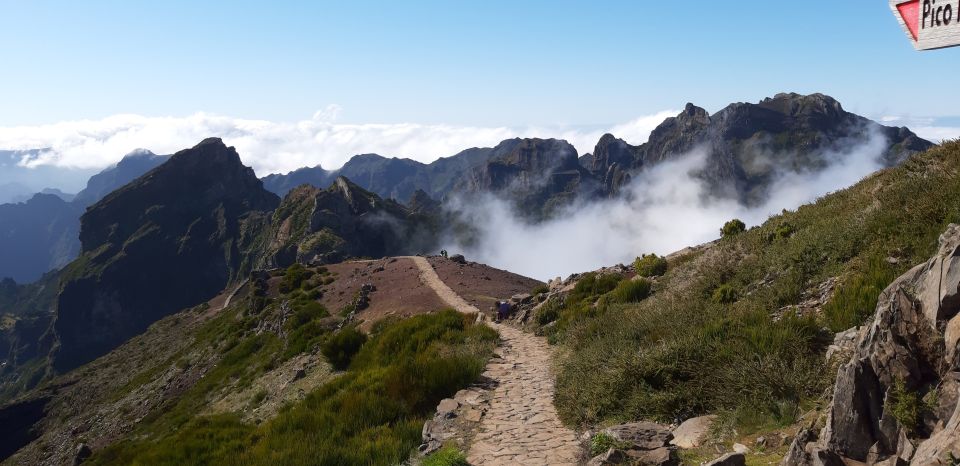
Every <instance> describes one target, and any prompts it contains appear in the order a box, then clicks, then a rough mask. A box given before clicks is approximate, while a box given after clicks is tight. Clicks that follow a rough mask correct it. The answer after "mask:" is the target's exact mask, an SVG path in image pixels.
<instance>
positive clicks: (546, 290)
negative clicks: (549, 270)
mask: <svg viewBox="0 0 960 466" xmlns="http://www.w3.org/2000/svg"><path fill="white" fill-rule="evenodd" d="M549 292H550V287H548V286H547V285H537V286H535V287H534V288H533V289H532V290H530V294H532V295H534V296H536V295H538V294H543V293H549Z"/></svg>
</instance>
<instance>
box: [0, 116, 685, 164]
mask: <svg viewBox="0 0 960 466" xmlns="http://www.w3.org/2000/svg"><path fill="white" fill-rule="evenodd" d="M339 112H340V107H338V106H336V105H331V106H328V107H326V108H324V109H322V110H320V111H318V112H316V113H315V114H314V115H313V117H312V118H310V119H307V120H301V121H296V122H273V121H267V120H250V119H242V118H232V117H228V116H221V115H212V114H208V113H196V114H193V115H190V116H186V117H148V116H142V115H132V114H127V115H114V116H110V117H107V118H103V119H100V120H76V121H64V122H60V123H54V124H48V125H37V126H15V127H0V149H35V148H50V150H49V151H45V152H43V153H41V154H39V155H35V156H31V157H26V158H24V159H23V160H21V162H20V163H21V165H22V166H28V167H39V166H58V167H70V168H101V167H105V166H108V165H110V164H112V163H115V162H116V161H118V160H119V159H120V158H121V157H122V156H123V155H124V154H126V153H128V152H130V151H131V150H133V149H135V148H146V149H150V150H152V151H154V152H156V153H164V154H165V153H173V152H176V151H178V150H181V149H184V148H187V147H191V146H193V145H194V144H196V143H197V142H199V141H200V140H202V139H203V138H206V137H211V136H215V137H221V138H223V140H224V142H225V143H227V144H228V145H233V146H236V147H237V150H238V151H239V152H240V156H241V157H242V158H243V160H244V162H245V163H247V164H248V165H251V166H252V167H253V168H254V169H255V170H256V171H257V173H258V174H259V175H261V176H263V175H266V174H268V173H277V172H286V171H290V170H294V169H296V168H300V167H304V166H314V165H318V164H320V165H323V166H324V167H326V168H338V167H340V166H341V165H343V163H344V162H346V161H347V160H348V159H349V158H350V157H351V156H353V155H355V154H361V153H370V152H373V153H378V154H381V155H384V156H389V157H407V158H411V159H414V160H419V161H421V162H430V161H433V160H435V159H436V158H438V157H443V156H449V155H453V154H455V153H457V152H459V151H461V150H463V149H466V148H470V147H485V146H493V145H496V144H497V143H498V142H500V141H502V140H504V139H508V138H512V137H556V138H562V139H567V140H568V141H569V142H571V143H572V144H574V146H575V147H576V148H577V150H578V152H579V153H581V154H582V153H585V152H590V151H592V150H593V145H594V144H596V142H597V140H598V139H599V138H600V136H601V135H602V134H603V133H604V132H612V133H613V134H615V135H617V136H618V137H621V138H624V139H626V140H627V141H628V142H631V143H634V144H637V143H642V142H644V141H645V140H646V138H647V136H648V135H649V134H650V131H651V130H653V128H655V127H656V126H657V125H658V124H659V123H660V122H662V121H663V120H664V119H665V118H666V117H668V116H672V115H675V114H676V112H673V111H668V112H661V113H657V114H655V115H649V116H643V117H640V118H637V119H635V120H632V121H629V122H626V123H623V124H618V125H613V126H611V127H610V128H600V129H591V130H582V129H575V128H564V127H526V128H512V127H506V126H501V127H479V126H457V125H442V124H441V125H426V124H417V123H389V124H377V123H369V124H348V123H339V122H338V121H337V117H338V114H339Z"/></svg>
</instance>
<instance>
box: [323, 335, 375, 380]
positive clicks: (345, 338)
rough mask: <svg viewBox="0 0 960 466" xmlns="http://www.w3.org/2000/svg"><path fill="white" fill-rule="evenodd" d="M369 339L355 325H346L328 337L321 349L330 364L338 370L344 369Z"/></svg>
mask: <svg viewBox="0 0 960 466" xmlns="http://www.w3.org/2000/svg"><path fill="white" fill-rule="evenodd" d="M366 341H367V336H366V335H364V334H363V332H361V331H359V330H357V329H356V328H354V327H344V328H343V329H342V330H340V331H339V332H337V333H335V334H333V335H331V336H330V337H329V338H327V341H326V342H324V343H323V346H322V347H321V350H322V351H323V355H324V356H326V357H327V360H328V361H330V364H332V365H333V367H334V368H335V369H337V370H344V369H346V368H347V367H349V366H350V361H352V360H353V356H354V355H355V354H357V353H358V352H359V351H360V348H361V347H362V346H363V344H364V343H366Z"/></svg>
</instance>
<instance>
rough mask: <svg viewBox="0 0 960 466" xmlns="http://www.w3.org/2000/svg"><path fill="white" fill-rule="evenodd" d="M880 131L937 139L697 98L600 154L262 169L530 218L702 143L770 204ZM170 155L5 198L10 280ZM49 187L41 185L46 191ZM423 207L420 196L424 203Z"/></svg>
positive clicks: (744, 190)
mask: <svg viewBox="0 0 960 466" xmlns="http://www.w3.org/2000/svg"><path fill="white" fill-rule="evenodd" d="M871 138H880V139H882V142H881V145H882V146H883V147H884V149H883V153H882V155H881V160H880V165H881V166H893V165H896V164H897V163H899V162H901V161H902V160H903V159H904V158H905V157H907V156H909V155H910V154H913V153H916V152H919V151H922V150H925V149H927V148H929V147H930V146H931V143H930V142H928V141H925V140H923V139H921V138H919V137H917V136H916V135H915V134H913V133H912V132H911V131H910V130H909V129H907V128H895V127H887V126H883V125H880V124H878V123H875V122H873V121H870V120H868V119H866V118H863V117H861V116H858V115H855V114H853V113H849V112H847V111H845V110H843V108H842V106H841V105H840V103H839V102H837V101H836V100H834V99H832V98H830V97H828V96H824V95H822V94H812V95H807V96H804V95H799V94H786V93H785V94H778V95H776V96H774V97H772V98H768V99H765V100H763V101H761V102H759V103H757V104H752V103H734V104H731V105H729V106H727V107H726V108H724V109H722V110H720V111H719V112H717V113H715V114H714V115H709V114H708V113H707V112H706V111H705V110H704V109H702V108H699V107H696V106H694V105H692V104H688V105H687V106H686V108H685V109H684V110H683V112H681V113H680V114H679V115H677V116H676V117H673V118H668V119H667V120H665V121H664V122H663V123H662V124H660V125H659V126H658V127H657V128H656V129H654V130H653V131H652V132H651V134H650V137H649V140H648V141H647V142H645V143H643V144H641V145H638V146H633V145H630V144H629V143H627V142H625V141H623V140H622V139H617V138H616V137H615V136H614V135H610V134H605V135H604V136H603V137H601V138H600V140H599V141H598V142H597V144H596V146H595V148H594V150H593V152H592V153H588V154H584V155H582V156H581V155H579V154H578V153H577V150H576V148H574V147H573V146H572V145H571V144H569V143H567V142H566V141H562V140H556V139H536V138H528V139H521V138H514V139H508V140H505V141H502V142H501V143H500V144H498V145H496V146H495V147H488V148H471V149H467V150H464V151H462V152H460V153H458V154H455V155H453V156H450V157H441V158H439V159H437V160H435V161H434V162H432V163H429V164H424V163H421V162H417V161H414V160H410V159H401V158H387V157H383V156H380V155H377V154H362V155H356V156H354V157H352V158H351V159H350V160H349V161H348V162H347V163H346V164H344V166H343V167H341V168H340V169H338V170H326V169H324V168H323V167H320V166H316V167H311V168H301V169H298V170H295V171H293V172H290V173H287V174H272V175H267V176H266V177H264V178H263V179H262V180H263V185H264V187H265V189H267V190H268V191H271V192H273V193H275V194H277V195H279V196H285V195H286V194H287V193H288V192H290V191H291V190H293V189H294V188H296V187H297V186H300V185H303V184H308V185H311V186H314V187H317V188H326V187H327V186H330V185H331V184H332V183H333V182H334V180H336V179H337V177H345V178H347V179H348V180H350V181H351V182H353V183H355V184H356V185H357V186H359V187H362V188H363V189H366V190H369V191H371V192H373V193H376V194H377V195H378V196H380V197H381V198H383V199H394V200H396V201H398V202H401V203H409V202H410V201H411V198H412V197H413V196H414V194H415V193H417V192H418V191H419V192H420V195H421V201H424V200H425V199H426V198H424V197H423V195H424V194H425V195H426V197H427V198H429V199H432V200H434V201H444V200H448V199H450V198H453V197H463V198H469V197H470V196H473V195H476V194H481V193H494V194H496V195H498V196H501V197H505V198H507V199H509V200H511V202H512V203H513V205H514V206H515V207H516V208H517V211H518V212H520V213H521V214H522V216H523V217H525V218H527V219H528V220H530V221H534V222H535V221H540V220H544V219H547V218H550V217H552V216H554V215H556V214H557V213H558V212H560V211H562V210H563V209H564V208H565V207H567V206H570V205H572V204H573V203H574V202H575V201H590V200H593V199H596V198H602V197H612V196H617V195H618V194H619V192H620V190H621V189H622V188H623V187H624V186H625V185H627V184H628V183H629V182H630V180H631V177H632V176H635V175H636V174H637V173H639V172H641V171H643V170H644V169H646V168H649V167H652V166H655V165H657V164H659V163H661V162H664V161H667V160H671V159H675V158H678V157H682V156H684V155H685V154H688V153H690V152H692V151H694V150H698V149H699V150H702V151H704V152H705V153H706V154H707V160H706V164H705V167H704V168H703V169H702V170H701V172H700V173H698V176H699V177H700V178H702V179H703V180H705V181H706V182H707V184H708V186H709V187H710V191H711V194H713V195H714V196H718V197H729V198H732V199H735V200H737V201H739V202H741V203H743V204H746V205H750V204H756V203H760V202H762V201H763V200H764V199H765V198H766V194H767V191H768V190H769V188H770V186H771V185H772V184H773V183H774V182H775V181H776V180H777V179H778V177H780V176H782V175H783V174H784V173H794V172H805V171H816V170H818V169H822V168H823V167H824V166H826V165H828V164H829V163H830V162H832V161H833V160H834V159H836V158H837V157H838V155H837V154H838V153H839V154H841V155H840V156H841V157H842V155H843V154H842V153H843V152H844V151H846V150H850V149H851V148H854V147H857V146H858V145H864V144H867V143H868V142H870V141H871ZM164 160H166V157H164V156H158V155H154V154H153V153H151V152H149V151H146V150H142V149H140V150H137V151H134V152H131V153H130V154H128V155H127V156H125V157H124V158H123V159H122V160H121V161H120V162H119V163H118V164H117V165H115V166H113V167H110V168H108V169H106V170H104V171H103V172H101V173H99V174H97V175H95V176H93V177H91V178H90V180H89V181H88V183H87V186H86V188H85V189H83V190H82V191H80V192H79V193H78V194H77V195H76V196H75V198H74V199H72V200H67V199H65V198H64V196H63V195H57V196H56V197H59V198H60V201H62V202H59V201H58V200H57V199H53V197H51V196H34V198H31V199H30V200H28V201H27V202H24V203H20V204H7V205H0V225H3V226H2V227H0V253H6V254H8V256H7V257H16V258H17V260H13V261H5V262H3V263H0V277H11V278H13V279H15V280H16V281H17V282H21V283H26V282H30V281H33V280H36V279H38V278H39V277H40V276H41V275H42V274H43V273H45V272H47V271H50V270H55V269H58V268H60V267H63V266H64V265H66V264H67V263H68V262H69V261H70V260H72V259H74V258H75V257H76V256H77V255H78V253H79V251H80V245H79V242H78V241H77V234H78V229H79V217H80V215H82V214H83V211H84V210H85V209H86V208H87V207H89V206H91V205H93V204H94V203H95V202H96V201H98V200H99V199H101V198H103V197H104V196H106V195H107V194H108V193H110V192H111V191H113V190H115V189H117V188H119V187H121V186H123V185H124V184H126V183H128V182H130V181H132V180H134V179H135V178H137V177H139V176H141V175H143V174H144V173H146V172H148V171H149V170H151V169H152V168H154V167H156V166H158V165H160V164H161V163H162V162H163V161H164ZM41 194H43V193H41ZM421 203H422V202H421Z"/></svg>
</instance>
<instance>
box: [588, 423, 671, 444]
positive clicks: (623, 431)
mask: <svg viewBox="0 0 960 466" xmlns="http://www.w3.org/2000/svg"><path fill="white" fill-rule="evenodd" d="M604 432H606V433H607V434H608V435H610V436H611V437H613V438H615V439H617V440H619V441H621V442H629V443H631V444H633V445H634V447H636V448H642V449H645V450H653V449H655V448H660V447H665V446H668V445H669V444H670V440H672V439H673V433H671V432H670V429H669V428H667V427H666V426H662V425H660V424H656V423H653V422H647V421H640V422H631V423H629V424H620V425H617V426H613V427H609V428H607V429H604Z"/></svg>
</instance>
